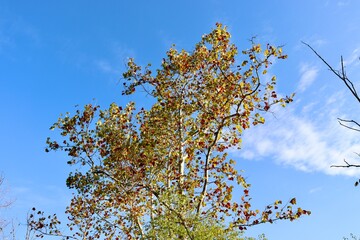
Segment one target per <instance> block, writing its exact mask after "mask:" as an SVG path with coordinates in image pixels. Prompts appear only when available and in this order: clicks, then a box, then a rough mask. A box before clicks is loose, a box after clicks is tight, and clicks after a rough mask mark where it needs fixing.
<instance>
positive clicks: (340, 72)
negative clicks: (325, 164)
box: [302, 42, 360, 186]
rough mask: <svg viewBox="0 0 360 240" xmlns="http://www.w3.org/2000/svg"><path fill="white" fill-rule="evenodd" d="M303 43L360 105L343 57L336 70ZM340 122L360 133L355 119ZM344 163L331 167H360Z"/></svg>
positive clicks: (358, 124)
mask: <svg viewBox="0 0 360 240" xmlns="http://www.w3.org/2000/svg"><path fill="white" fill-rule="evenodd" d="M302 43H303V44H305V45H306V46H307V47H308V48H310V49H311V51H312V52H313V53H314V54H315V55H316V56H317V57H318V58H319V59H320V60H321V61H322V62H323V63H324V64H325V65H326V66H327V67H328V68H329V70H330V71H331V72H332V73H333V74H335V76H336V77H338V78H339V79H340V80H341V81H342V82H343V83H344V84H345V86H346V88H347V89H348V90H349V91H350V93H351V95H352V96H353V97H354V98H355V99H356V101H357V102H358V103H360V96H359V95H358V92H357V90H356V88H355V86H354V83H353V82H352V81H351V80H350V79H349V78H348V76H347V74H346V71H345V66H344V60H343V57H342V56H341V58H340V65H341V68H340V70H336V69H335V68H334V67H332V66H331V65H330V64H329V63H328V62H327V61H326V60H325V59H324V58H323V57H322V56H321V55H320V54H319V53H318V52H317V51H316V50H315V49H314V48H313V47H311V46H310V45H309V44H308V43H305V42H302ZM338 121H339V124H340V125H341V126H343V127H346V128H348V129H350V130H353V131H357V132H360V123H358V122H357V121H355V120H353V119H342V118H338ZM358 155H359V154H358ZM359 156H360V155H359ZM344 162H345V165H331V167H340V168H350V167H360V164H351V163H349V162H348V161H346V160H344ZM359 183H360V179H359V180H358V181H356V182H355V186H358V185H359Z"/></svg>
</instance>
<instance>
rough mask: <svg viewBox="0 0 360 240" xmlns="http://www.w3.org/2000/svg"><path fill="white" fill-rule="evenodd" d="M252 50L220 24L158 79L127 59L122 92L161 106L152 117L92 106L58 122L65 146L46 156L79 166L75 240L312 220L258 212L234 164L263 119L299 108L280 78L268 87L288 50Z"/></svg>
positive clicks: (172, 54)
mask: <svg viewBox="0 0 360 240" xmlns="http://www.w3.org/2000/svg"><path fill="white" fill-rule="evenodd" d="M251 43H252V45H251V47H250V48H249V49H247V50H244V51H241V56H242V57H243V59H240V56H238V49H237V47H236V46H235V45H234V44H232V43H231V42H230V34H229V32H228V31H227V29H226V27H224V26H222V25H221V24H217V25H216V28H215V29H214V30H213V31H212V32H211V33H209V34H207V35H204V36H203V37H202V39H201V41H200V42H199V43H198V44H196V46H195V49H194V50H193V51H192V52H187V51H185V50H182V51H178V50H176V49H175V47H172V48H171V49H170V50H169V51H168V52H167V54H166V57H165V58H164V59H163V61H162V64H161V67H160V68H159V69H158V70H156V72H155V74H153V73H152V71H151V70H150V65H148V66H147V67H145V68H144V69H142V67H140V66H139V65H137V64H136V63H135V62H134V60H133V59H130V60H129V62H128V70H127V72H125V73H124V91H123V94H126V95H128V94H133V93H134V92H135V91H136V89H138V88H140V89H141V90H143V93H145V94H148V95H150V96H152V97H153V99H154V104H153V105H152V106H151V107H150V108H149V109H145V108H140V109H139V110H138V111H137V110H136V108H135V103H133V102H130V103H129V104H128V105H127V106H126V107H121V106H118V105H117V104H115V103H113V104H111V106H110V107H109V108H108V109H106V110H100V108H99V106H93V105H91V104H89V105H86V106H85V107H84V109H83V110H81V111H80V110H78V111H77V112H76V114H75V115H74V116H70V115H68V114H67V115H65V116H63V117H60V118H59V120H58V122H56V123H55V124H54V125H53V127H52V129H55V128H57V129H59V130H60V132H61V136H63V137H64V138H65V139H64V140H63V141H54V140H50V139H48V140H47V143H48V145H49V148H48V149H47V151H49V150H62V151H65V152H67V154H68V156H69V157H70V160H69V161H68V164H70V165H73V166H77V168H76V170H75V171H74V172H72V173H70V175H69V177H68V179H67V186H68V187H69V188H72V189H75V190H76V192H77V194H76V195H75V196H74V198H73V199H72V201H71V203H70V205H69V207H68V208H67V213H68V214H69V219H70V221H71V222H70V224H69V227H70V229H76V233H75V234H74V235H73V236H72V237H73V238H77V237H79V238H86V239H98V238H105V239H120V238H121V239H122V238H128V239H135V238H143V239H155V238H156V239H231V238H232V239H238V238H239V231H243V230H246V228H247V227H249V226H253V225H256V224H261V223H266V222H269V223H272V222H274V221H276V220H279V219H289V220H294V219H297V218H298V217H299V216H301V215H303V214H310V212H309V211H306V210H302V209H301V208H296V209H293V208H292V205H294V204H296V199H295V198H293V199H291V200H290V201H289V202H288V203H286V204H284V205H282V202H281V201H280V200H276V201H275V202H274V203H272V204H270V205H268V206H266V207H265V210H264V211H259V210H255V209H252V207H251V203H250V200H251V198H250V196H249V187H250V184H248V183H247V182H246V180H245V179H244V177H243V176H242V175H241V174H240V173H239V172H238V171H237V170H236V168H235V160H233V159H231V158H230V157H229V156H228V153H227V150H229V149H230V148H236V147H237V148H240V146H241V137H242V134H243V132H244V131H245V130H246V129H248V128H250V127H251V126H253V125H258V124H263V123H264V122H265V119H264V117H263V116H262V113H263V112H266V111H269V109H270V108H271V107H272V106H273V105H276V104H280V105H282V106H285V105H286V104H287V103H289V102H291V101H292V98H291V97H284V98H282V97H278V95H277V93H276V90H275V85H276V77H275V76H272V77H270V78H269V81H261V77H262V76H266V74H267V69H268V67H269V66H270V65H271V60H272V59H285V58H286V55H284V54H283V53H282V49H281V48H277V47H274V46H271V45H269V44H268V45H266V47H265V48H264V49H262V48H261V46H260V44H256V43H255V39H252V40H251ZM259 137H260V136H259ZM235 187H237V189H239V188H240V189H241V188H242V190H241V191H239V190H237V191H236V192H235V193H234V189H235ZM233 194H234V196H233ZM43 220H44V219H43ZM56 223H57V222H56V221H55V223H53V225H52V226H53V227H54V225H56ZM45 225H46V224H45ZM45 225H44V224H42V225H36V224H34V228H35V229H36V228H37V230H41V229H43V228H41V227H44V226H45ZM46 226H49V225H46ZM59 234H60V233H59Z"/></svg>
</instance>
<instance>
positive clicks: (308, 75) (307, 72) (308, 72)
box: [297, 64, 319, 92]
mask: <svg viewBox="0 0 360 240" xmlns="http://www.w3.org/2000/svg"><path fill="white" fill-rule="evenodd" d="M318 71H319V70H318V68H316V67H314V66H310V65H309V64H304V65H303V66H302V67H301V69H300V74H301V77H300V81H299V85H298V89H297V91H298V92H303V91H305V90H306V89H307V88H308V87H309V86H310V85H311V84H312V83H313V82H314V80H315V79H316V77H317V75H318Z"/></svg>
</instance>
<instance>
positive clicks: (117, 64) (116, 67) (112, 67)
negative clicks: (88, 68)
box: [94, 42, 135, 76]
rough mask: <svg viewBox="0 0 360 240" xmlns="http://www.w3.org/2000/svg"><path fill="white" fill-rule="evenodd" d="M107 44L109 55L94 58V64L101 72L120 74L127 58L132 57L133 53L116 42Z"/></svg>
mask: <svg viewBox="0 0 360 240" xmlns="http://www.w3.org/2000/svg"><path fill="white" fill-rule="evenodd" d="M109 45H110V50H109V51H110V54H109V57H108V58H102V59H95V60H94V65H95V66H96V67H97V69H99V70H100V71H101V72H103V73H106V74H110V75H116V76H120V75H121V73H122V72H123V70H124V67H125V65H126V62H127V59H129V58H130V57H134V56H135V53H134V51H133V50H132V49H130V48H128V47H127V46H124V45H121V44H120V43H117V42H112V43H110V44H109Z"/></svg>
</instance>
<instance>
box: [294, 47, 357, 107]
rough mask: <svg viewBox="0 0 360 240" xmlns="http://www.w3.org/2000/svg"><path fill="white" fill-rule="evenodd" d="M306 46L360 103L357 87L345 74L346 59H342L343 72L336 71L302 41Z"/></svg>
mask: <svg viewBox="0 0 360 240" xmlns="http://www.w3.org/2000/svg"><path fill="white" fill-rule="evenodd" d="M301 42H302V43H303V44H304V45H306V46H308V47H309V48H310V49H311V50H312V51H313V52H314V53H315V55H316V56H318V58H320V59H321V61H322V62H323V63H325V65H326V66H328V68H329V69H330V71H331V72H333V73H334V74H335V75H336V76H337V77H338V78H340V79H341V80H342V81H343V82H344V84H345V85H346V87H347V88H348V89H349V90H350V92H351V94H352V95H353V96H354V97H355V98H356V100H357V101H358V102H359V103H360V97H359V95H358V94H357V91H356V89H355V86H354V84H353V82H352V81H350V80H349V79H348V77H347V75H346V72H345V66H344V59H343V57H341V61H340V63H341V72H340V71H337V70H335V69H334V68H333V67H332V66H331V65H330V64H329V63H328V62H327V61H326V60H325V59H324V58H323V57H321V56H320V54H319V53H318V52H316V51H315V49H314V48H312V47H311V46H310V45H309V44H307V43H305V42H303V41H301Z"/></svg>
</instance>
